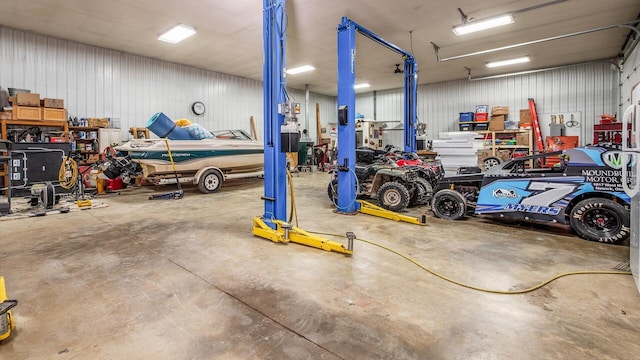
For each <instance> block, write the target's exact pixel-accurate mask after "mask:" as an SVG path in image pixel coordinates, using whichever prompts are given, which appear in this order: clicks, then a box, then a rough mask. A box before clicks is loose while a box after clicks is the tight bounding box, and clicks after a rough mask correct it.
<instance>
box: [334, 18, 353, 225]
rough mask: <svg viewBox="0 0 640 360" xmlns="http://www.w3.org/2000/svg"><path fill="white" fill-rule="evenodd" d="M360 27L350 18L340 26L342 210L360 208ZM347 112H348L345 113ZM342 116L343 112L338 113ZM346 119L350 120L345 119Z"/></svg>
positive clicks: (347, 210)
mask: <svg viewBox="0 0 640 360" xmlns="http://www.w3.org/2000/svg"><path fill="white" fill-rule="evenodd" d="M355 84H356V26H355V24H354V23H353V22H351V21H350V20H349V19H347V18H346V17H343V18H342V22H341V23H340V25H338V109H339V111H340V109H344V110H342V111H343V115H346V116H345V119H343V120H342V121H338V166H339V170H338V212H341V213H354V212H356V211H357V210H358V208H357V207H358V203H357V202H356V201H355V198H356V179H355V177H356V175H355V162H356V161H355V159H356V146H355V144H356V124H355V110H356V94H355V89H354V85H355ZM345 113H346V114H345ZM338 117H339V118H340V115H339V116H338ZM345 120H346V121H345Z"/></svg>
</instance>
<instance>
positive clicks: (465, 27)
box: [453, 15, 513, 35]
mask: <svg viewBox="0 0 640 360" xmlns="http://www.w3.org/2000/svg"><path fill="white" fill-rule="evenodd" d="M512 23H513V16H511V15H502V16H498V17H493V18H489V19H485V20H475V21H469V22H467V23H466V24H462V25H458V26H454V27H453V32H454V33H456V35H465V34H469V33H472V32H476V31H482V30H487V29H491V28H494V27H498V26H503V25H508V24H512Z"/></svg>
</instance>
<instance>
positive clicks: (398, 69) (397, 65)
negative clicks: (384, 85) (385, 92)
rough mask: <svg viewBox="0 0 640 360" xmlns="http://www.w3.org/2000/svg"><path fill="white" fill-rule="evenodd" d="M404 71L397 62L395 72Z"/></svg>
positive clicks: (400, 72)
mask: <svg viewBox="0 0 640 360" xmlns="http://www.w3.org/2000/svg"><path fill="white" fill-rule="evenodd" d="M403 72H404V71H403V70H402V69H400V64H396V69H395V71H394V72H393V73H394V74H402V73H403Z"/></svg>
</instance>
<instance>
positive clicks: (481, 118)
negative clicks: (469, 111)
mask: <svg viewBox="0 0 640 360" xmlns="http://www.w3.org/2000/svg"><path fill="white" fill-rule="evenodd" d="M488 118H489V113H476V121H487V119H488Z"/></svg>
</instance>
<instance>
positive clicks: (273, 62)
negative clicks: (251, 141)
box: [263, 0, 287, 229]
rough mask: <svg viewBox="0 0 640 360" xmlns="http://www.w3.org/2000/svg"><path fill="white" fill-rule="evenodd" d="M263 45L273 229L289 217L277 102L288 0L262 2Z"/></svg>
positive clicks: (267, 196) (268, 217)
mask: <svg viewBox="0 0 640 360" xmlns="http://www.w3.org/2000/svg"><path fill="white" fill-rule="evenodd" d="M263 6H264V8H263V46H264V59H263V61H264V64H263V75H264V76H263V81H264V84H263V86H264V197H263V199H264V215H263V219H264V221H265V223H266V224H267V225H269V226H270V227H271V228H272V229H275V228H276V224H274V223H273V222H272V220H274V219H275V220H283V221H286V218H287V177H286V173H287V169H286V164H287V163H286V156H285V153H284V152H282V151H281V138H280V135H281V129H280V125H282V124H283V123H284V115H280V114H279V113H278V104H284V103H285V102H286V101H285V88H286V80H285V78H284V69H285V66H286V64H285V54H286V38H285V33H284V31H285V29H286V24H285V21H286V15H285V14H286V13H285V10H286V3H285V0H264V2H263Z"/></svg>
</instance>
